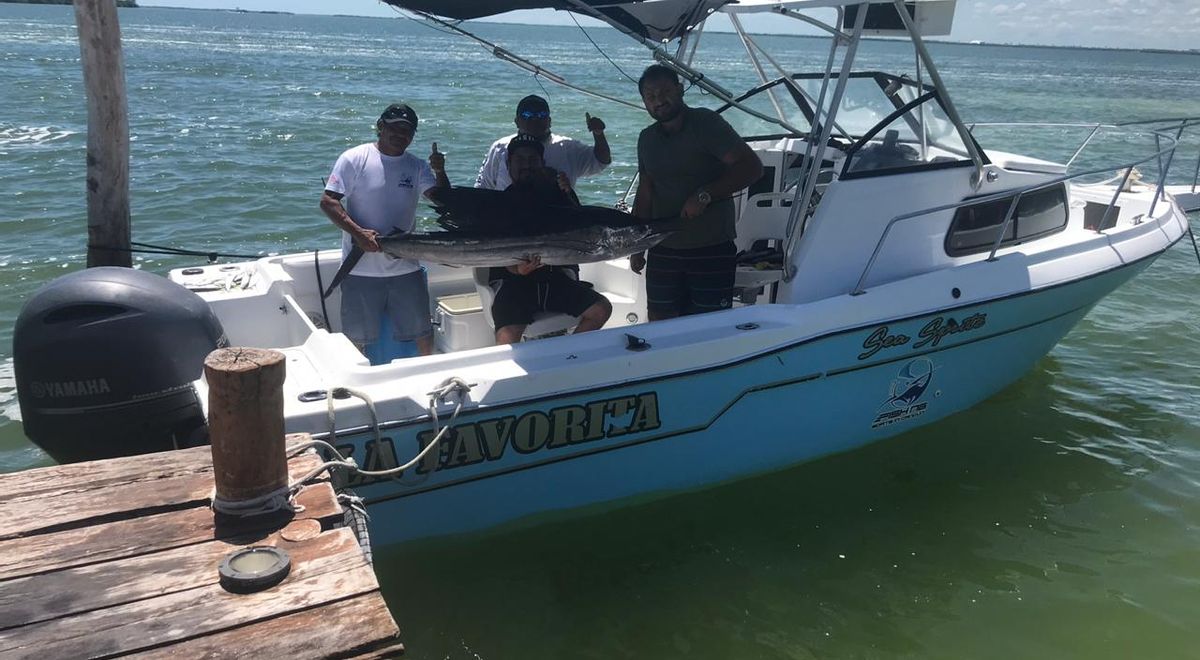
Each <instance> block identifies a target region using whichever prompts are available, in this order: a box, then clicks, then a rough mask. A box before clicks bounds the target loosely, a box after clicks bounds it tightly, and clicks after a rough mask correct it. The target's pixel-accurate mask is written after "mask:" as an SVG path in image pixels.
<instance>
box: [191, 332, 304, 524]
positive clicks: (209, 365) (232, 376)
mask: <svg viewBox="0 0 1200 660" xmlns="http://www.w3.org/2000/svg"><path fill="white" fill-rule="evenodd" d="M284 372H285V368H284V357H283V354H282V353H280V352H279V351H272V350H267V349H262V348H219V349H217V350H215V351H213V352H212V353H209V354H208V357H207V358H205V359H204V376H205V378H207V379H208V429H209V437H210V440H211V441H212V458H213V478H214V479H215V481H216V486H217V495H216V499H217V500H220V501H221V502H223V503H228V504H231V505H234V506H236V505H237V503H239V502H247V501H249V500H253V499H255V498H260V497H263V496H265V495H268V494H270V493H272V492H275V491H277V490H279V489H281V488H283V487H285V486H287V483H288V468H287V456H286V451H285V449H284V436H283V377H284ZM217 508H218V510H220V507H219V506H218V507H217Z"/></svg>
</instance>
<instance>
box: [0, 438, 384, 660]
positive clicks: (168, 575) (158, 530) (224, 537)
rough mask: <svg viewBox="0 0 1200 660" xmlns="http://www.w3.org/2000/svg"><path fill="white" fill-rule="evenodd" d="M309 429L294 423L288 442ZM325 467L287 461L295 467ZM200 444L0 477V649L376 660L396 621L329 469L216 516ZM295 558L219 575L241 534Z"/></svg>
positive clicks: (11, 652) (5, 652)
mask: <svg viewBox="0 0 1200 660" xmlns="http://www.w3.org/2000/svg"><path fill="white" fill-rule="evenodd" d="M300 438H303V436H289V438H288V440H289V444H291V443H292V442H295V441H297V440H298V439H300ZM319 464H320V460H319V458H318V457H317V456H316V455H314V454H307V455H303V456H300V457H297V458H294V459H292V460H291V461H290V462H289V463H288V472H289V473H290V475H291V477H292V478H293V479H295V478H298V477H299V476H301V475H303V474H305V473H307V472H308V471H310V470H311V469H312V468H314V467H316V466H317V465H319ZM212 491H213V469H212V458H211V454H210V449H209V447H198V448H196V449H185V450H180V451H172V452H165V453H160V454H148V455H144V456H135V457H130V458H119V459H112V460H103V461H93V462H88V463H77V464H73V465H64V466H58V467H48V468H42V469H37V470H28V471H26V472H20V473H16V474H9V475H0V657H4V658H10V657H11V658H26V657H28V658H35V657H36V658H38V659H39V660H45V659H47V658H110V657H117V656H123V655H131V654H136V655H138V656H140V657H166V656H172V657H182V658H209V657H213V658H223V657H243V656H246V657H260V658H266V657H288V658H325V657H339V658H378V657H395V656H398V655H400V654H402V653H403V650H404V647H403V645H402V644H401V643H400V637H399V635H400V631H399V629H398V628H397V626H396V623H395V621H393V619H392V616H391V614H390V613H389V612H388V610H387V607H386V605H385V603H384V601H383V598H382V596H381V595H380V593H379V584H378V582H377V581H376V579H375V574H374V573H373V571H372V569H371V565H370V563H369V562H368V560H367V559H366V556H365V555H364V553H363V551H362V549H361V548H360V547H359V544H358V541H357V539H356V538H355V536H354V534H353V532H352V531H351V530H350V529H349V528H346V527H340V525H341V524H342V521H343V515H344V514H343V510H342V506H341V505H340V504H339V503H338V501H337V497H336V495H335V493H334V491H333V488H332V487H331V486H330V485H329V483H328V481H322V482H318V483H316V484H313V485H310V486H307V487H305V488H304V489H303V490H302V491H301V492H300V493H299V495H298V496H297V498H296V502H297V504H299V505H301V506H302V507H303V509H302V510H300V511H298V512H296V513H276V514H270V515H268V516H263V517H259V518H252V519H242V520H236V521H233V522H224V519H223V520H222V522H220V523H217V522H214V515H213V512H212V511H211V510H210V509H209V497H210V495H211V494H212ZM264 544H265V545H274V546H277V547H279V548H281V549H284V550H285V551H286V552H287V553H288V554H289V555H290V557H291V572H290V574H289V575H288V576H287V577H286V578H285V579H284V580H283V582H281V583H280V584H278V585H276V586H274V587H271V588H269V589H266V590H264V591H260V592H258V593H253V594H248V595H237V594H232V593H229V592H227V591H226V590H225V589H223V588H222V587H221V586H220V584H219V582H218V573H217V566H218V564H219V563H220V561H221V559H222V558H223V557H224V556H225V555H226V554H227V553H229V552H230V551H231V550H234V549H236V548H238V547H242V546H246V545H264Z"/></svg>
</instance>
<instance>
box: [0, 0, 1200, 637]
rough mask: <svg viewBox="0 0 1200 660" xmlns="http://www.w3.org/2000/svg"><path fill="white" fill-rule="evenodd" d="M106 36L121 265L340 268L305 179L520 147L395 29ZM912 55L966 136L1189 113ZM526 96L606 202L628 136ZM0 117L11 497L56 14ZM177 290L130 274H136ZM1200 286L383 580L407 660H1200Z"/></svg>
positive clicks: (1055, 55) (426, 42)
mask: <svg viewBox="0 0 1200 660" xmlns="http://www.w3.org/2000/svg"><path fill="white" fill-rule="evenodd" d="M120 16H121V21H122V27H123V30H124V37H125V57H126V65H127V85H128V93H129V106H130V115H131V133H132V136H133V142H132V147H131V149H132V170H131V172H132V203H133V223H134V224H133V226H134V240H136V241H141V242H146V243H156V244H164V245H173V246H178V247H186V248H191V249H200V250H206V251H208V250H214V251H221V252H229V253H237V254H266V253H271V252H295V251H302V250H312V249H317V248H322V249H326V248H331V247H333V246H334V245H336V240H337V233H336V230H334V229H333V227H332V226H331V225H330V224H329V222H328V221H327V220H326V219H324V217H323V216H322V215H321V214H320V212H319V211H318V210H317V206H316V202H317V199H318V196H319V194H320V190H321V177H323V176H326V175H327V174H328V170H329V168H330V165H331V164H332V162H333V159H334V158H335V157H336V156H337V154H338V153H339V152H340V151H341V150H342V149H344V148H345V147H347V146H350V145H353V144H356V143H359V142H363V141H367V140H369V139H371V137H372V123H373V120H374V118H375V116H377V113H378V112H379V110H380V109H381V108H382V107H383V105H385V104H386V103H388V102H390V101H392V100H395V99H399V98H403V99H405V100H407V101H409V102H410V103H412V104H413V105H414V106H415V107H416V108H417V110H418V112H419V113H420V115H421V117H422V120H421V127H420V132H419V135H418V139H417V142H416V143H415V144H414V146H413V147H412V148H413V149H414V150H416V151H417V153H420V154H422V155H423V154H424V153H427V151H426V150H427V149H428V147H429V145H428V143H429V142H432V141H437V142H438V145H439V148H440V149H441V150H442V151H443V152H445V153H446V154H447V159H448V165H449V167H448V169H449V174H450V176H451V178H452V179H453V180H454V181H456V182H460V183H466V182H468V181H470V180H471V179H472V177H473V176H474V173H475V169H476V167H477V166H478V164H479V161H480V160H481V159H482V155H483V153H484V151H485V149H486V147H487V145H488V144H490V142H491V141H492V140H493V139H495V138H496V137H498V136H500V135H504V134H507V133H508V132H510V131H511V130H512V123H511V119H512V114H513V111H512V108H513V104H514V103H515V101H516V100H517V99H519V98H520V97H521V96H524V95H525V94H527V93H540V92H541V87H540V86H539V84H538V83H537V81H535V80H534V79H533V78H531V77H530V76H529V75H528V74H524V73H522V72H519V71H517V70H515V69H513V68H511V67H509V66H507V65H504V64H502V63H500V62H498V61H496V60H494V59H492V58H491V57H490V56H489V55H487V53H486V52H485V51H483V50H481V49H480V48H478V47H477V46H475V45H472V44H470V43H468V42H465V41H463V40H461V39H458V38H453V37H450V36H448V35H444V34H440V33H438V32H434V31H431V30H429V29H427V28H424V27H421V26H417V25H414V24H411V23H408V22H405V21H398V20H384V19H358V18H343V17H312V16H284V15H255V14H235V13H223V12H199V11H184V10H165V9H141V10H122V12H121V15H120ZM478 29H479V31H480V32H481V33H482V34H483V35H484V36H486V37H488V38H490V39H494V40H496V41H498V42H500V43H502V44H504V45H506V46H509V47H510V48H512V49H513V50H515V51H517V52H519V53H522V54H527V55H529V56H532V57H533V58H534V59H536V60H537V61H539V62H540V63H542V64H543V65H544V66H546V67H547V68H549V69H550V70H552V71H555V72H556V73H559V74H562V75H565V76H566V77H568V78H570V79H573V80H575V81H578V82H586V83H587V84H588V85H590V86H594V87H597V88H600V89H602V90H604V91H606V92H608V93H612V94H615V95H619V96H621V97H622V98H626V99H630V100H633V99H634V98H635V96H636V95H635V92H634V89H633V85H632V83H630V82H629V81H628V80H626V79H625V78H624V77H623V76H622V75H621V74H620V73H618V72H617V71H616V70H615V69H613V67H612V66H611V65H609V64H608V63H607V62H604V61H603V59H602V58H600V57H599V56H598V55H597V54H596V53H595V51H594V49H593V48H592V46H591V45H590V44H588V43H587V42H586V40H585V39H584V38H583V37H582V36H581V35H579V33H578V31H577V30H575V29H574V28H570V29H567V28H545V27H525V26H499V25H480V26H478ZM593 36H594V38H596V40H597V41H598V42H599V43H600V44H601V46H602V47H603V48H604V50H605V51H606V52H607V53H608V54H609V55H610V56H611V57H613V59H614V60H616V62H617V63H618V64H619V65H620V66H621V67H622V68H624V69H625V70H626V71H628V72H629V73H631V74H633V75H637V73H638V72H639V71H640V69H641V68H642V67H643V66H644V65H645V64H647V63H648V59H647V57H646V55H645V52H644V51H643V50H642V49H640V48H639V47H636V46H633V45H625V44H624V42H622V41H621V40H619V39H618V37H617V36H616V35H615V34H612V33H611V32H609V31H602V30H598V31H593ZM763 41H764V42H765V43H767V44H769V47H770V48H771V50H772V52H773V53H774V54H775V55H776V56H778V57H779V58H780V59H781V60H783V61H785V62H789V63H794V64H795V66H796V67H797V68H807V69H812V68H818V67H819V66H820V65H821V64H822V63H823V61H824V58H825V53H824V51H823V42H820V41H816V40H811V39H798V38H787V37H766V38H764V39H763ZM706 51H707V53H708V54H707V55H705V52H706ZM933 51H934V55H935V57H936V58H937V59H938V60H939V62H940V63H941V66H942V69H943V75H944V77H945V79H946V82H947V84H948V85H949V87H950V89H951V91H952V93H954V95H955V98H956V100H957V102H958V105H959V107H960V110H961V112H962V114H963V115H964V116H965V117H966V118H967V119H968V121H981V122H982V121H1054V122H1075V121H1109V122H1115V121H1122V120H1131V119H1142V118H1149V117H1155V116H1182V115H1197V114H1200V76H1197V75H1196V70H1197V64H1198V63H1200V59H1198V58H1196V57H1195V56H1188V55H1175V56H1172V55H1161V54H1145V53H1136V52H1111V51H1083V50H1051V49H1028V48H1002V47H981V46H962V45H934V46H933ZM740 54H741V53H740V45H739V44H738V43H737V42H736V40H735V39H733V38H732V37H730V36H728V35H714V34H709V35H705V37H704V39H703V42H702V52H701V56H700V57H699V58H698V60H697V64H698V65H700V66H701V67H702V68H704V69H706V70H708V71H709V72H710V73H711V74H712V75H714V76H715V77H717V78H718V79H719V80H722V81H729V80H732V81H735V82H732V83H729V84H727V85H726V86H728V87H732V88H743V87H746V86H749V85H750V84H752V83H753V82H754V80H753V73H752V71H751V70H750V69H749V68H748V67H747V66H745V65H743V64H741V58H740ZM863 57H864V62H863V68H886V69H891V70H898V71H901V72H903V71H905V70H906V69H908V68H909V67H911V61H912V57H911V53H910V52H909V51H908V50H907V49H905V48H903V47H901V46H899V45H897V44H891V43H886V42H871V43H869V44H867V45H866V46H865V53H864V55H863ZM735 62H736V63H735ZM546 87H547V92H548V96H549V98H550V99H551V103H552V105H553V109H554V122H555V128H556V129H557V130H558V131H559V132H563V133H567V134H570V135H575V136H579V137H585V135H586V133H585V130H584V113H585V112H591V113H592V114H594V115H599V116H601V117H603V118H604V119H605V120H606V122H607V123H608V126H609V135H610V139H611V141H612V143H613V151H614V157H615V162H614V165H613V166H612V167H611V168H610V169H609V170H608V171H607V172H606V173H605V174H604V175H603V176H600V177H596V178H593V179H589V180H585V183H584V185H583V186H582V191H581V192H582V195H583V196H584V197H585V199H587V200H588V201H591V202H594V203H611V202H612V201H615V200H616V199H617V198H618V197H619V196H620V195H621V194H622V193H623V192H624V190H625V187H626V186H627V182H628V180H629V176H630V175H631V173H632V171H633V169H634V156H633V153H634V141H635V139H636V135H637V131H638V130H640V129H641V127H642V126H644V125H645V123H646V121H647V120H646V117H645V115H644V113H643V112H641V111H638V110H635V109H630V108H626V107H624V106H618V105H613V104H611V103H606V102H602V101H597V100H592V99H587V98H585V97H581V96H578V95H575V94H571V93H568V92H566V91H564V90H561V89H559V88H557V87H552V86H550V85H549V84H548V83H547V85H546ZM0 89H3V90H4V93H3V94H2V95H0V181H3V186H4V194H3V195H2V196H0V200H2V201H0V239H2V240H0V246H3V247H0V266H2V268H0V282H2V283H3V287H2V288H0V291H2V292H3V293H2V294H0V310H2V314H0V318H3V319H4V321H2V322H0V357H2V358H3V365H2V367H0V412H2V415H3V416H2V417H0V471H11V470H19V469H24V468H27V467H33V466H38V465H45V464H47V463H48V460H47V459H46V457H45V456H44V455H43V454H41V453H40V452H39V451H38V450H37V449H35V448H33V447H32V446H31V445H29V443H28V442H27V441H26V440H25V439H24V437H23V435H22V434H21V428H20V424H19V421H17V420H18V418H19V413H18V411H17V406H16V398H15V392H14V391H13V380H12V362H11V358H10V353H11V351H10V348H9V347H10V346H11V338H12V322H13V320H14V319H15V317H16V315H17V313H18V311H19V309H20V305H21V303H22V301H23V300H24V299H25V298H26V297H28V296H29V294H30V293H32V292H33V291H34V290H35V289H36V288H37V286H39V285H40V284H41V283H43V282H45V281H47V280H49V279H51V278H53V277H55V276H58V275H61V274H63V273H65V272H69V271H71V270H74V269H78V268H81V267H82V265H83V261H84V244H85V240H86V228H85V224H86V223H85V207H84V186H83V179H84V149H85V143H86V136H85V130H86V126H85V123H86V122H85V120H86V116H85V102H84V98H83V95H82V94H83V93H82V86H81V80H80V70H79V62H78V44H77V41H76V36H75V32H74V27H73V22H72V15H71V10H70V8H69V7H30V6H15V5H3V4H0ZM689 96H690V97H691V98H692V99H693V102H694V103H697V104H706V102H707V99H705V98H704V97H701V96H698V95H696V94H694V93H692V94H690V95H689ZM1083 137H1084V133H1080V132H1078V131H1077V130H1076V131H1072V130H1068V129H1055V130H1052V131H1047V132H1044V133H1041V134H1037V135H1033V136H1030V135H1023V134H1016V133H1013V132H1010V131H1001V130H995V131H994V132H993V133H985V132H981V133H980V139H981V141H982V142H983V144H984V146H985V148H986V147H989V146H992V147H996V148H1004V149H1006V150H1012V151H1021V152H1030V153H1032V154H1034V155H1038V156H1042V157H1046V158H1058V159H1065V158H1066V157H1068V156H1069V155H1070V153H1071V151H1072V147H1073V146H1074V144H1076V143H1078V141H1079V140H1082V139H1083ZM989 138H991V141H989ZM1149 144H1150V143H1149V142H1148V141H1147V140H1146V139H1144V138H1142V139H1140V140H1139V139H1132V138H1130V139H1125V138H1122V139H1116V138H1114V139H1111V140H1100V141H1099V142H1097V144H1096V147H1095V151H1096V154H1097V156H1101V155H1103V156H1107V155H1115V154H1130V155H1131V156H1132V155H1136V154H1137V153H1145V147H1147V146H1149ZM1139 149H1140V150H1141V151H1138V150H1139ZM1190 153H1191V154H1192V155H1191V156H1190V158H1191V159H1193V160H1191V162H1190V163H1188V164H1187V169H1188V173H1189V174H1190V168H1191V167H1192V166H1194V163H1195V161H1194V158H1195V151H1194V150H1193V151H1192V152H1190ZM1144 169H1145V171H1146V172H1147V173H1148V174H1149V173H1152V172H1153V171H1154V168H1153V167H1147V168H1144ZM193 262H194V259H189V258H183V257H179V258H176V257H164V256H162V255H142V256H139V258H138V263H139V265H140V266H141V267H142V268H146V269H149V270H153V271H156V272H163V271H165V270H166V269H167V268H171V267H176V266H183V265H186V264H190V263H193ZM1198 271H1200V267H1198V266H1197V264H1196V261H1195V257H1194V256H1193V255H1192V253H1191V249H1190V247H1189V246H1187V245H1186V244H1184V245H1180V246H1178V247H1177V248H1176V249H1174V250H1172V251H1171V252H1170V253H1168V254H1167V255H1165V256H1164V257H1163V258H1162V259H1161V260H1160V261H1159V262H1158V263H1157V264H1156V265H1155V266H1153V267H1152V268H1151V269H1150V270H1149V271H1147V272H1146V274H1144V275H1143V276H1141V277H1140V278H1139V279H1137V280H1135V281H1134V282H1132V283H1131V284H1130V285H1128V286H1126V287H1125V288H1123V289H1122V290H1120V291H1118V292H1117V293H1116V294H1114V295H1113V296H1111V297H1109V298H1108V299H1107V300H1105V301H1104V302H1103V303H1102V304H1101V305H1100V306H1099V307H1097V308H1096V310H1095V311H1093V312H1092V314H1091V315H1089V316H1088V317H1087V318H1086V319H1085V320H1084V321H1083V322H1082V323H1081V324H1080V326H1079V327H1078V328H1076V330H1075V331H1074V332H1072V333H1071V334H1070V335H1069V336H1068V337H1067V338H1066V340H1065V341H1064V342H1063V343H1062V344H1061V345H1060V346H1058V347H1057V348H1056V349H1055V350H1054V351H1053V352H1052V353H1051V354H1050V356H1048V357H1047V358H1046V359H1044V360H1042V361H1041V362H1040V363H1039V365H1038V366H1037V367H1036V368H1035V369H1034V370H1033V371H1032V372H1030V373H1029V374H1028V375H1027V376H1026V377H1025V378H1023V379H1022V380H1021V381H1019V382H1018V383H1016V384H1015V385H1013V386H1012V387H1010V388H1008V389H1007V390H1005V391H1003V392H1001V393H1000V394H998V395H997V396H995V397H993V398H992V399H990V400H989V401H987V402H985V403H984V404H982V405H980V406H978V407H976V408H975V409H973V410H970V411H968V412H965V413H961V414H959V415H956V416H954V417H952V418H950V419H948V420H945V421H943V422H941V423H938V424H935V425H933V426H930V427H927V428H924V429H921V430H920V431H917V432H914V433H910V434H907V435H905V436H901V437H899V438H896V439H894V440H892V441H889V442H887V443H883V444H880V445H878V446H875V447H871V448H868V449H866V450H862V451H857V452H853V453H851V454H847V455H843V456H837V457H834V458H831V459H827V460H823V461H819V462H816V463H813V464H810V465H807V466H803V467H800V468H797V469H793V470H788V471H785V472H782V473H779V474H776V475H773V476H769V477H766V478H761V479H755V480H753V481H749V482H743V483H739V484H734V485H731V486H726V487H722V488H718V489H714V490H711V491H707V492H703V493H698V494H692V495H686V496H680V497H675V498H671V499H668V500H664V501H660V502H656V503H651V504H645V505H639V506H635V507H629V508H623V509H620V510H616V511H610V512H608V513H603V514H600V515H593V516H589V517H586V518H581V519H577V520H573V521H570V522H564V523H556V524H551V525H544V526H542V527H537V528H534V529H528V530H521V531H509V532H502V533H494V534H490V535H487V536H483V537H472V538H467V539H454V540H448V541H441V542H436V543H426V544H421V545H416V546H412V547H406V548H401V549H399V550H392V551H385V552H381V553H380V554H379V557H378V568H379V572H380V574H381V578H382V580H383V582H384V586H385V592H386V595H387V597H388V600H389V603H390V604H391V606H392V608H393V611H394V612H395V614H396V618H397V620H398V621H399V623H400V625H401V627H402V629H403V630H404V633H405V639H406V642H407V644H408V648H409V655H410V657H414V658H487V659H497V658H571V657H583V658H674V657H696V658H833V657H848V658H890V657H913V658H927V657H932V658H1014V657H1019V658H1143V657H1144V658H1186V657H1200V651H1197V649H1198V648H1200V634H1197V633H1196V632H1195V630H1194V629H1195V624H1194V622H1195V621H1196V620H1197V619H1198V618H1200V552H1198V551H1197V549H1196V548H1197V547H1200V506H1198V505H1197V504H1196V502H1197V501H1200V499H1198V498H1200V424H1198V423H1197V422H1196V409H1197V402H1198V401H1200V387H1198V384H1200V379H1198V378H1197V369H1196V365H1197V364H1200V347H1198V345H1197V343H1196V338H1197V337H1200V327H1198V325H1200V321H1198V320H1197V319H1200V303H1198V302H1197V296H1196V290H1197V283H1198V278H1197V272H1198ZM796 423H797V425H798V426H802V425H803V424H804V420H802V419H798V420H796ZM739 440H740V439H739V438H736V437H731V438H730V439H729V445H730V451H736V449H737V445H738V441H739ZM670 468H671V466H663V469H670ZM314 634H319V633H314Z"/></svg>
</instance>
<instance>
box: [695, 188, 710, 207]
mask: <svg viewBox="0 0 1200 660" xmlns="http://www.w3.org/2000/svg"><path fill="white" fill-rule="evenodd" d="M696 199H697V200H699V201H700V203H701V204H707V203H709V202H711V201H712V195H710V194H708V191H707V190H701V191H700V192H699V193H697V194H696Z"/></svg>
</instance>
